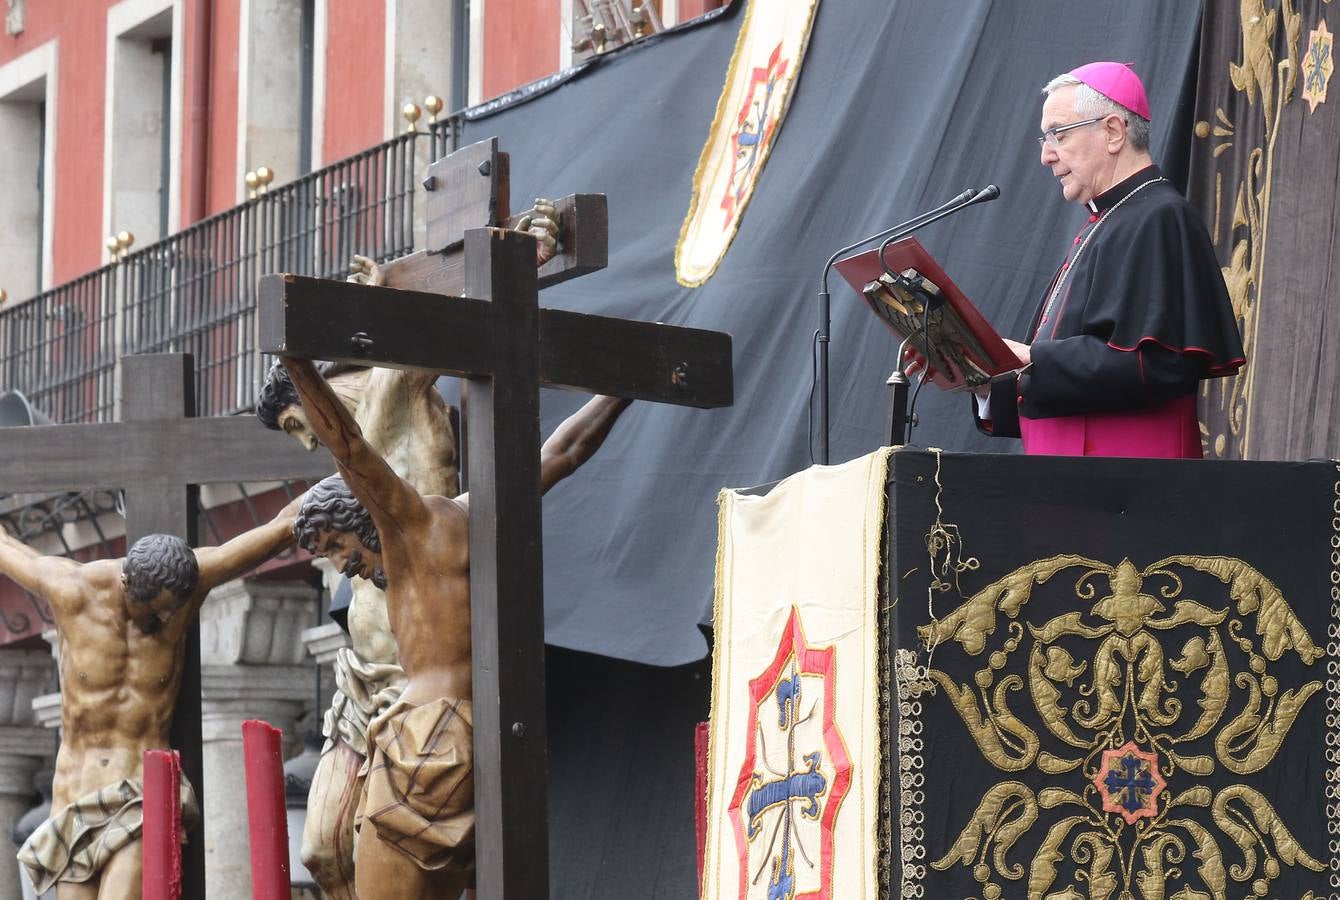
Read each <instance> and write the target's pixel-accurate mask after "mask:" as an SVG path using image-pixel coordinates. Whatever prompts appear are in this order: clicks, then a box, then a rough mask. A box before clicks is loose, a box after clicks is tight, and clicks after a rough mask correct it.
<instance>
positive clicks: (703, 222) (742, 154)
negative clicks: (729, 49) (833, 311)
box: [675, 0, 819, 287]
mask: <svg viewBox="0 0 1340 900" xmlns="http://www.w3.org/2000/svg"><path fill="white" fill-rule="evenodd" d="M818 5H819V0H766V2H765V0H750V3H749V8H748V9H747V10H745V20H744V23H743V24H742V25H741V26H740V36H739V37H738V38H737V39H736V41H735V52H734V53H733V54H732V55H731V61H730V68H729V69H728V70H727V73H726V84H725V87H724V88H722V91H721V99H719V100H718V101H717V111H716V117H715V118H714V119H713V121H712V128H711V130H710V131H709V132H708V136H707V143H706V144H705V145H704V146H703V153H702V156H701V157H699V159H698V169H697V171H696V172H694V175H693V196H692V199H691V200H690V201H689V212H688V215H687V216H685V217H684V224H683V226H682V227H681V228H680V231H679V243H678V245H676V247H675V277H676V278H677V279H678V281H679V283H680V284H682V285H684V286H685V287H697V286H698V285H700V284H702V283H703V282H705V281H707V279H709V278H711V277H712V273H713V272H715V271H716V269H717V266H718V265H720V263H721V260H722V258H723V257H724V256H725V255H726V251H727V250H728V249H729V248H730V243H731V240H732V239H733V238H734V237H735V231H736V229H737V228H739V225H740V217H741V216H742V215H743V214H744V208H745V207H746V206H748V205H749V198H750V196H751V195H752V194H753V193H754V184H755V183H756V182H757V181H758V176H759V173H760V172H761V171H762V170H763V164H764V163H765V162H766V161H767V159H768V153H769V151H771V150H772V144H773V142H774V141H775V140H776V139H777V132H778V130H779V129H780V128H781V125H782V119H783V118H784V117H785V116H786V110H787V107H788V106H790V103H791V90H792V88H793V87H794V85H795V82H796V76H798V75H799V74H800V64H801V63H802V62H803V61H804V59H805V48H806V47H807V46H808V44H809V41H810V28H811V26H812V25H813V23H814V12H815V10H816V9H817V8H818Z"/></svg>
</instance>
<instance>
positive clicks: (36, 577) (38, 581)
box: [0, 528, 80, 618]
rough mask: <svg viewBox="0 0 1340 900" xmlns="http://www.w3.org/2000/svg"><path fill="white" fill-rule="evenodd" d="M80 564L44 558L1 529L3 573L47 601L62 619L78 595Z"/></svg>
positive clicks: (0, 553) (0, 565)
mask: <svg viewBox="0 0 1340 900" xmlns="http://www.w3.org/2000/svg"><path fill="white" fill-rule="evenodd" d="M79 572H80V564H79V563H77V562H75V561H74V560H72V559H66V558H65V557H63V556H43V555H42V554H40V553H38V552H37V551H36V550H34V549H33V548H32V547H29V546H28V545H27V544H25V543H23V541H20V540H19V539H18V538H15V537H12V536H11V535H10V534H9V532H7V531H5V530H4V529H3V528H0V574H3V575H7V576H9V578H11V579H13V581H14V582H15V583H17V584H18V585H19V587H21V588H23V589H24V590H25V591H28V592H29V593H30V594H36V595H37V596H38V597H41V598H42V599H43V600H45V601H46V602H47V604H48V605H49V606H50V607H51V608H52V611H53V612H55V613H56V615H57V617H58V618H59V617H60V616H61V615H62V614H63V613H65V612H67V610H66V609H65V607H66V606H67V605H68V604H67V600H68V598H70V597H71V595H72V592H77V590H78V587H77V584H78V581H79Z"/></svg>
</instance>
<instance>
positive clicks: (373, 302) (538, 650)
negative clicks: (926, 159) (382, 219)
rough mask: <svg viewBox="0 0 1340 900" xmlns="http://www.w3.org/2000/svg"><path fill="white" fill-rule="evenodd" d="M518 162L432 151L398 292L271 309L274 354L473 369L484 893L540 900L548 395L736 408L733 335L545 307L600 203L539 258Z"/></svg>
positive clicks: (280, 303) (599, 253) (297, 283)
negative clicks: (515, 207)
mask: <svg viewBox="0 0 1340 900" xmlns="http://www.w3.org/2000/svg"><path fill="white" fill-rule="evenodd" d="M507 169H508V161H507V157H506V154H503V153H500V152H498V149H497V141H496V139H493V140H490V141H484V142H481V143H479V144H474V145H471V146H469V147H464V148H462V149H461V150H458V151H456V152H455V153H453V154H452V155H450V156H448V157H446V158H444V159H441V160H438V161H437V162H435V163H433V165H432V166H431V167H430V168H429V174H428V179H427V181H426V182H425V187H426V188H427V189H428V192H429V193H428V241H427V247H426V249H425V250H423V251H420V252H419V253H416V254H414V255H413V256H410V257H406V258H405V259H403V260H396V261H393V262H391V263H389V264H386V265H385V266H384V267H383V268H384V270H385V272H386V283H387V285H388V286H389V288H391V289H388V287H370V286H365V285H358V284H350V283H343V282H329V281H322V280H319V279H314V278H304V277H298V276H294V275H267V276H265V277H264V278H263V279H262V280H261V284H260V288H259V292H258V296H259V304H258V305H259V308H258V317H259V326H260V345H261V347H262V349H264V350H265V351H267V352H272V353H280V354H282V355H284V356H292V357H300V358H306V359H324V360H333V361H337V362H338V361H344V362H356V363H362V364H364V365H368V364H371V365H379V366H393V367H399V368H413V369H426V370H431V371H441V372H445V373H447V374H452V375H457V376H460V377H463V378H465V379H467V380H468V384H469V389H470V394H469V404H468V406H467V408H466V428H465V433H466V450H467V452H466V461H467V475H468V477H469V486H470V512H469V515H470V560H471V565H470V605H471V638H472V646H473V664H474V697H473V700H474V742H475V769H474V778H475V812H476V822H477V824H476V834H475V866H476V872H477V883H478V888H477V891H478V896H479V897H480V898H482V900H500V898H509V900H543V898H545V897H547V896H548V895H549V881H548V872H549V859H548V857H549V845H548V803H547V788H548V785H547V771H546V770H547V746H546V733H547V732H546V725H545V689H544V603H543V587H544V577H543V564H542V559H541V553H540V545H541V522H540V475H539V460H540V428H539V389H540V387H541V386H554V387H566V388H572V389H575V390H581V391H587V392H591V393H601V394H610V395H615V396H621V397H628V398H632V399H638V400H650V401H653V402H658V403H673V404H678V405H685V406H694V407H699V408H713V407H721V406H729V405H730V404H731V402H732V393H733V381H732V374H731V340H730V336H729V335H727V334H723V333H720V332H711V331H702V330H698V329H690V328H680V327H674V326H667V325H660V324H653V323H649V322H636V321H629V320H626V319H616V318H611V317H607V316H595V315H584V314H580V313H573V312H567V311H563V310H557V309H546V308H543V307H540V306H539V305H538V291H539V289H540V288H542V287H545V286H548V285H550V284H555V283H557V282H559V281H563V280H567V279H568V278H572V277H575V276H577V275H581V274H585V273H586V272H590V271H594V270H596V269H600V268H603V267H604V266H605V264H606V256H607V249H606V248H607V236H608V235H607V225H606V212H605V203H604V199H605V198H604V197H603V196H602V195H574V196H571V197H567V198H564V199H563V200H560V201H558V202H557V203H556V204H555V205H556V206H557V207H558V209H559V212H560V219H561V221H560V234H559V241H560V249H561V251H562V252H561V253H560V255H559V256H557V257H555V258H554V259H552V260H550V261H549V262H548V263H546V264H545V265H544V266H542V267H541V268H539V269H538V270H537V269H536V268H535V238H534V237H532V236H531V235H528V234H523V233H520V232H517V231H509V230H505V229H503V228H499V227H497V226H500V225H504V224H506V223H507V221H508V210H507V177H506V176H507ZM477 226H483V227H477ZM593 574H594V573H593Z"/></svg>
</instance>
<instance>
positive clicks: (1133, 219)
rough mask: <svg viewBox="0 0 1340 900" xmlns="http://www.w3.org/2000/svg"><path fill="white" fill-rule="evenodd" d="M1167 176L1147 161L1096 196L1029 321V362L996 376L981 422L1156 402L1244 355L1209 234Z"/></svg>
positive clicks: (1001, 427) (995, 427)
mask: <svg viewBox="0 0 1340 900" xmlns="http://www.w3.org/2000/svg"><path fill="white" fill-rule="evenodd" d="M1161 177H1162V175H1161V173H1160V172H1159V169H1158V167H1157V166H1149V167H1147V168H1145V169H1142V170H1141V171H1139V172H1137V173H1135V174H1134V175H1132V176H1131V177H1129V178H1127V179H1126V180H1124V181H1122V182H1120V183H1118V184H1116V185H1114V186H1113V187H1112V188H1110V189H1108V190H1107V191H1105V192H1104V193H1102V194H1100V195H1099V196H1098V197H1096V198H1094V199H1093V200H1092V201H1090V202H1089V204H1087V206H1088V210H1089V213H1090V214H1089V217H1088V221H1087V222H1086V223H1085V225H1084V227H1083V229H1082V230H1081V231H1080V233H1079V235H1077V236H1076V238H1075V242H1074V243H1072V244H1071V246H1070V249H1069V253H1068V254H1067V256H1066V261H1065V264H1064V265H1063V266H1062V267H1061V269H1060V270H1059V271H1058V272H1057V273H1056V276H1055V277H1054V278H1053V279H1052V282H1051V284H1050V285H1049V286H1048V289H1047V291H1046V293H1045V294H1044V295H1043V297H1042V300H1041V302H1040V303H1039V304H1038V309H1037V312H1035V313H1034V315H1033V320H1032V323H1031V325H1030V326H1029V331H1028V335H1027V338H1028V339H1031V342H1032V347H1031V355H1032V365H1031V366H1030V367H1029V368H1028V369H1027V370H1026V371H1025V372H1024V373H1023V374H1021V375H1020V376H1019V377H1018V378H1017V379H1006V380H1004V381H1001V382H998V383H997V384H996V385H995V386H994V387H993V389H992V392H991V423H990V426H989V427H986V426H985V425H984V424H983V427H984V430H987V431H989V432H990V433H991V434H994V435H998V436H1008V437H1018V435H1019V428H1018V416H1019V414H1023V415H1025V416H1027V417H1029V418H1031V419H1045V418H1053V417H1056V416H1072V415H1082V414H1085V413H1097V412H1116V411H1122V410H1134V409H1144V408H1147V407H1152V406H1157V405H1159V404H1161V403H1165V402H1167V401H1168V400H1170V399H1172V398H1174V397H1178V396H1181V395H1184V394H1189V393H1191V392H1193V391H1195V390H1196V386H1197V383H1198V382H1199V381H1200V380H1201V379H1203V378H1214V377H1219V376H1223V375H1231V374H1233V373H1234V372H1236V371H1237V370H1238V368H1240V367H1241V366H1242V364H1243V363H1244V362H1245V357H1244V355H1243V350H1242V339H1241V337H1240V335H1239V333H1238V326H1237V320H1236V318H1235V316H1234V313H1233V307H1232V304H1231V302H1230V301H1229V297H1228V289H1227V288H1226V287H1225V285H1224V277H1223V273H1222V271H1221V269H1220V266H1219V261H1218V259H1217V258H1216V257H1215V254H1214V246H1213V244H1212V243H1211V242H1210V235H1209V233H1208V232H1207V231H1206V229H1205V224H1204V222H1202V221H1201V218H1200V215H1199V214H1198V213H1197V212H1196V210H1195V209H1193V208H1192V206H1191V205H1190V204H1189V203H1187V201H1186V199H1185V198H1184V197H1183V196H1182V195H1181V194H1180V193H1178V192H1177V190H1176V189H1175V188H1174V187H1173V186H1172V184H1171V183H1169V182H1168V181H1156V180H1155V179H1159V178H1161ZM1150 182H1153V183H1150ZM1118 204H1120V208H1119V209H1118V208H1117V206H1118ZM1081 247H1083V250H1082V251H1081V250H1080V248H1081ZM1077 252H1078V255H1077ZM1058 279H1059V280H1060V284H1059V288H1058V285H1057V280H1058ZM1054 290H1055V293H1056V297H1055V300H1054V301H1052V302H1051V303H1049V302H1048V300H1049V298H1051V296H1052V293H1053V291H1054Z"/></svg>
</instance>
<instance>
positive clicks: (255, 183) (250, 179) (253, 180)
mask: <svg viewBox="0 0 1340 900" xmlns="http://www.w3.org/2000/svg"><path fill="white" fill-rule="evenodd" d="M242 180H243V181H245V182H246V183H247V199H248V200H255V199H256V188H257V187H259V186H260V183H261V181H260V179H259V178H257V177H256V173H255V172H248V173H247V174H246V177H245V178H243V179H242Z"/></svg>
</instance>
